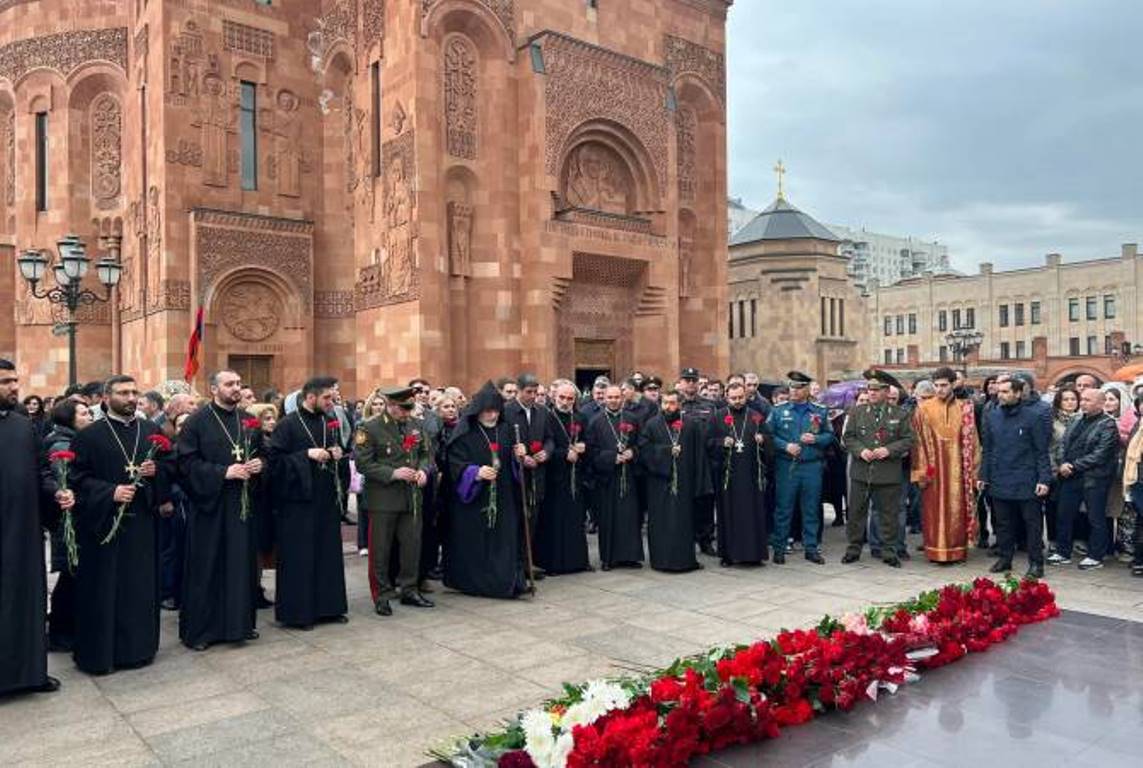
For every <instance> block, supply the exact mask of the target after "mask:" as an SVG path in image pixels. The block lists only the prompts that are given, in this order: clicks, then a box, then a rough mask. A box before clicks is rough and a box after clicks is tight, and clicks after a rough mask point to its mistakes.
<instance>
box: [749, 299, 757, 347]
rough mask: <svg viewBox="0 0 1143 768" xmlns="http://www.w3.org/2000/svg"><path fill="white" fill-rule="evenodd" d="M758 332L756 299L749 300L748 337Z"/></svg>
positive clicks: (752, 336)
mask: <svg viewBox="0 0 1143 768" xmlns="http://www.w3.org/2000/svg"><path fill="white" fill-rule="evenodd" d="M757 332H758V299H751V300H750V338H754V334H755V333H757Z"/></svg>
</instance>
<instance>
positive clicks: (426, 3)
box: [421, 0, 516, 41]
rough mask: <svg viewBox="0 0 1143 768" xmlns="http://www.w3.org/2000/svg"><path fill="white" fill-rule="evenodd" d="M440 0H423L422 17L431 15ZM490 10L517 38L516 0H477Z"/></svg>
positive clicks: (506, 29) (505, 28)
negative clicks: (430, 12)
mask: <svg viewBox="0 0 1143 768" xmlns="http://www.w3.org/2000/svg"><path fill="white" fill-rule="evenodd" d="M439 1H440V0H421V18H422V19H424V18H425V17H427V16H428V15H429V11H431V10H432V9H433V6H434V5H436V4H437V3H438V2H439ZM477 2H479V3H480V4H481V5H483V6H484V7H485V8H487V9H488V10H490V11H492V15H493V16H495V17H496V18H497V19H499V20H500V23H501V24H503V25H504V30H505V31H506V32H507V33H508V36H509V37H511V38H512V40H513V41H515V39H516V9H515V2H514V0H477Z"/></svg>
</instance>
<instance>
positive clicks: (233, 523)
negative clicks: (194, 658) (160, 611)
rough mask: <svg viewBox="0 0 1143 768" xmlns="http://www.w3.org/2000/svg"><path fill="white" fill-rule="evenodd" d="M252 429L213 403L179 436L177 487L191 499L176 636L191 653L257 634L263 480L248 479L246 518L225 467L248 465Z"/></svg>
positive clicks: (237, 414)
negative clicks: (257, 507)
mask: <svg viewBox="0 0 1143 768" xmlns="http://www.w3.org/2000/svg"><path fill="white" fill-rule="evenodd" d="M247 431H248V430H247V429H246V428H245V427H244V426H242V415H241V413H240V412H239V411H238V410H237V409H234V410H229V411H228V410H226V409H224V408H220V407H218V406H217V405H215V404H214V403H210V404H209V405H207V406H204V407H202V408H199V409H198V410H197V411H196V412H195V413H193V414H191V416H190V417H189V418H188V419H187V421H186V423H185V424H184V425H183V428H182V431H181V432H180V433H179V442H178V449H177V455H178V467H179V477H180V481H179V485H180V486H181V487H182V489H183V491H184V492H185V493H186V495H187V497H188V499H189V501H190V504H189V508H188V510H187V531H186V570H185V574H186V575H185V577H184V579H183V600H182V611H181V612H180V613H179V638H180V639H181V640H182V641H183V643H184V644H186V645H187V646H190V647H194V646H196V645H200V644H206V645H209V644H210V643H223V642H228V643H234V642H239V641H241V640H245V639H247V638H248V637H249V636H250V635H251V634H252V633H253V631H254V626H255V616H256V613H257V609H256V608H255V606H254V595H255V594H256V593H257V589H258V563H257V555H256V546H255V531H254V497H255V494H256V491H257V485H258V482H259V480H260V478H257V477H256V478H254V479H252V480H251V481H250V488H249V499H250V509H249V511H248V514H247V518H246V519H245V520H243V519H242V481H241V480H227V479H226V470H227V468H228V467H229V466H230V465H232V464H236V463H240V462H241V461H244V460H245V451H246V445H247V443H248V441H247V439H246V438H245V434H246V432H247ZM235 446H237V447H238V449H240V450H241V451H242V457H243V458H242V459H241V460H240V459H239V458H238V457H237V456H236V455H235Z"/></svg>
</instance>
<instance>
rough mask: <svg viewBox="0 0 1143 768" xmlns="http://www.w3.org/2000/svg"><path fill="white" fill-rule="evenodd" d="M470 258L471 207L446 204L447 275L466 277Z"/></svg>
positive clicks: (461, 204) (464, 204)
mask: <svg viewBox="0 0 1143 768" xmlns="http://www.w3.org/2000/svg"><path fill="white" fill-rule="evenodd" d="M471 258H472V206H471V205H468V204H467V203H461V202H456V201H453V202H451V203H449V204H448V266H449V274H452V275H458V276H461V277H467V276H468V274H469V267H468V265H469V264H470V263H471Z"/></svg>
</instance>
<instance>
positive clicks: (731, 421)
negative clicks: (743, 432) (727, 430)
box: [722, 413, 734, 427]
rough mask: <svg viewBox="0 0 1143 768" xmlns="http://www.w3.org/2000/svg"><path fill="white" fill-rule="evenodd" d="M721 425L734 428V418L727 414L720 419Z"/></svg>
mask: <svg viewBox="0 0 1143 768" xmlns="http://www.w3.org/2000/svg"><path fill="white" fill-rule="evenodd" d="M722 423H723V424H725V425H726V426H728V427H733V426H734V417H733V416H731V415H730V414H729V413H727V414H726V415H725V416H723V417H722Z"/></svg>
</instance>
